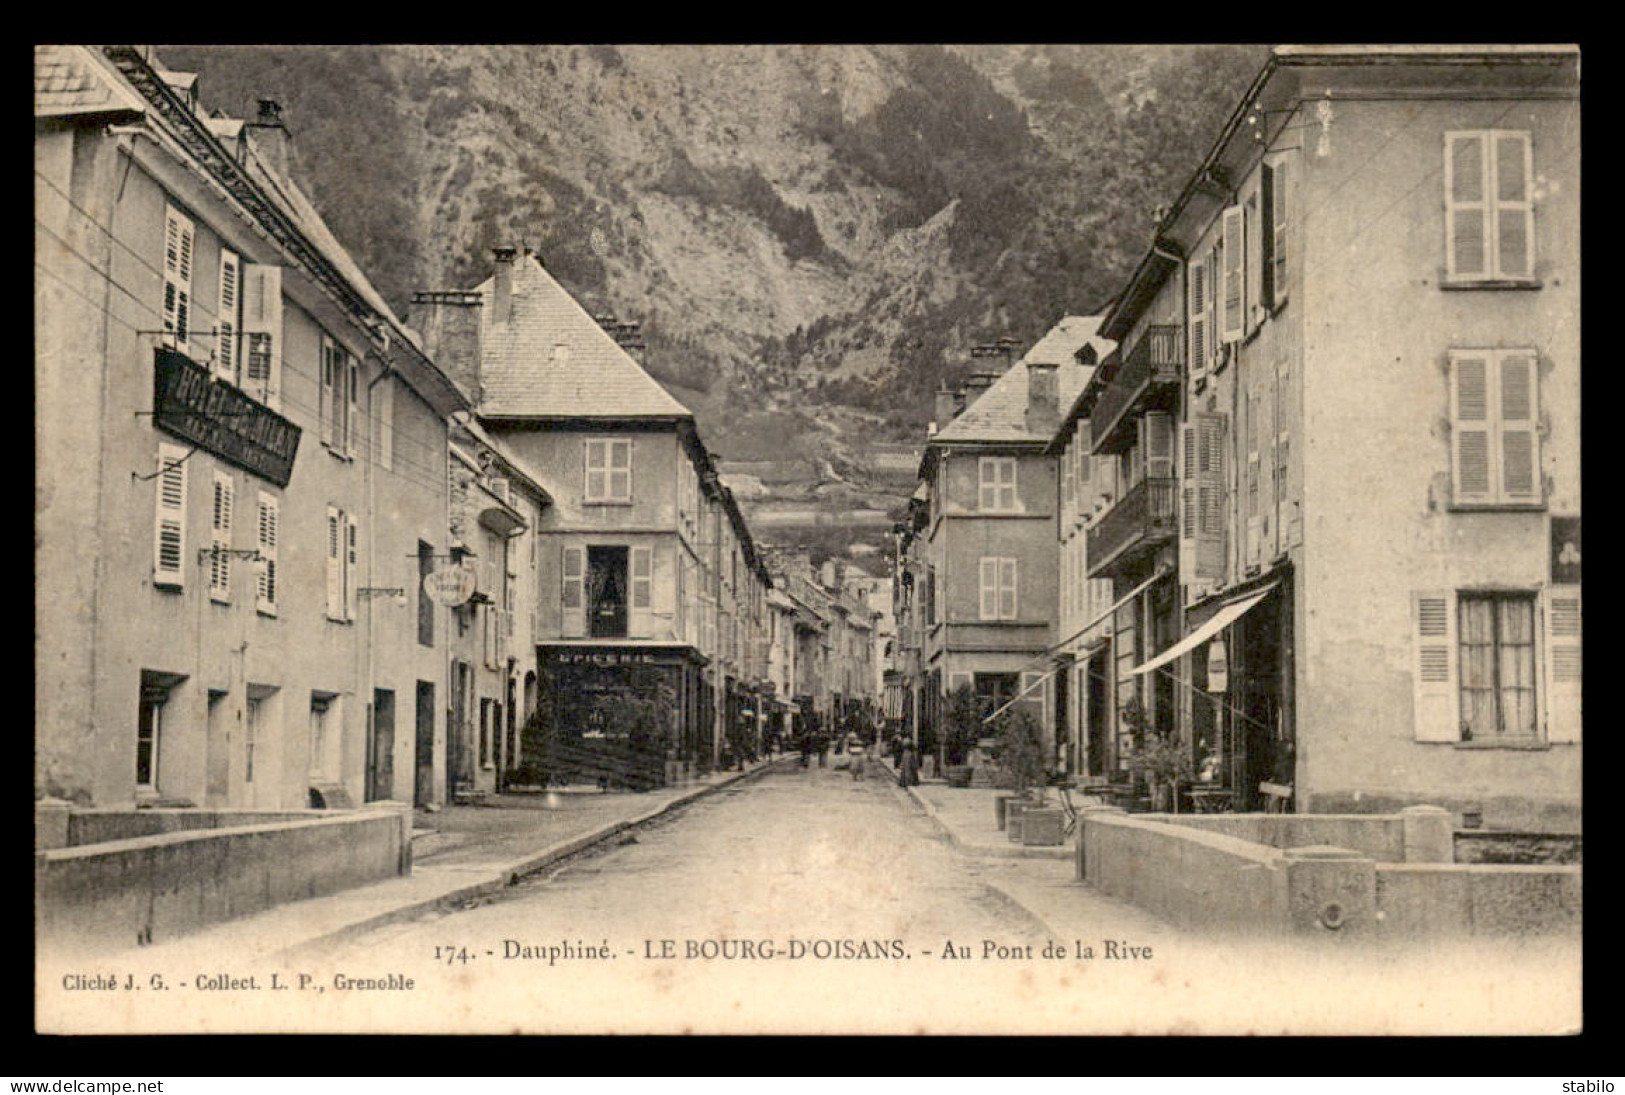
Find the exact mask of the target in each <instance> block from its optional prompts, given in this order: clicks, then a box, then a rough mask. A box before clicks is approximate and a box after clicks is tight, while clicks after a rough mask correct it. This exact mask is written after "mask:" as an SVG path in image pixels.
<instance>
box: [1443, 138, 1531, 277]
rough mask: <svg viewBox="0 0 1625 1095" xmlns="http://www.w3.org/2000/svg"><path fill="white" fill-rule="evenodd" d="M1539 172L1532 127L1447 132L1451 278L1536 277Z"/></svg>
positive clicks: (1447, 257) (1448, 265) (1446, 197)
mask: <svg viewBox="0 0 1625 1095" xmlns="http://www.w3.org/2000/svg"><path fill="white" fill-rule="evenodd" d="M1533 173H1534V167H1533V150H1532V148H1531V144H1530V139H1529V134H1528V132H1527V131H1523V130H1509V129H1487V130H1475V131H1461V132H1451V133H1446V134H1445V135H1444V202H1445V270H1446V277H1447V281H1448V282H1449V283H1456V284H1471V283H1482V282H1513V283H1519V282H1522V283H1530V282H1532V281H1533V278H1534V269H1535V264H1534V247H1535V232H1534V229H1535V221H1534V218H1535V213H1534V201H1533V197H1532V185H1533Z"/></svg>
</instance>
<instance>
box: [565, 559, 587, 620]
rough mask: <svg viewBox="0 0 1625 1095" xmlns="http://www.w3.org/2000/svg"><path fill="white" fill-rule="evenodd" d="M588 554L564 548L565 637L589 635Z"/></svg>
mask: <svg viewBox="0 0 1625 1095" xmlns="http://www.w3.org/2000/svg"><path fill="white" fill-rule="evenodd" d="M586 558H587V553H586V549H585V548H582V547H576V546H566V547H564V548H563V565H562V572H563V576H564V584H563V588H562V590H561V593H560V598H559V604H560V606H561V607H562V608H563V610H564V619H563V624H564V636H565V637H566V638H580V637H581V636H583V635H585V634H586V633H587V607H586V606H587V599H586V581H587V564H586Z"/></svg>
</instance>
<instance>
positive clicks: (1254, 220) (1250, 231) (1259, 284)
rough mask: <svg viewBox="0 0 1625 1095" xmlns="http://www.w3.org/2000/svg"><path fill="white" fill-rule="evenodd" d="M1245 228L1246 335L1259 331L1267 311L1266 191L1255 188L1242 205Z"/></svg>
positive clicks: (1243, 227)
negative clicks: (1265, 277) (1265, 254)
mask: <svg viewBox="0 0 1625 1095" xmlns="http://www.w3.org/2000/svg"><path fill="white" fill-rule="evenodd" d="M1242 208H1243V218H1242V230H1243V234H1244V235H1245V237H1246V241H1247V244H1246V250H1245V251H1244V252H1243V254H1245V255H1246V260H1245V261H1246V271H1245V276H1246V298H1245V313H1246V328H1245V333H1246V334H1249V335H1250V334H1252V333H1253V332H1254V331H1256V330H1258V327H1259V324H1261V323H1262V322H1263V321H1264V316H1265V315H1267V314H1268V312H1267V309H1266V308H1265V307H1264V300H1265V298H1264V210H1263V194H1262V192H1261V190H1260V189H1255V190H1253V191H1252V192H1251V193H1249V194H1248V195H1247V201H1246V203H1245V204H1244V205H1243V207H1242Z"/></svg>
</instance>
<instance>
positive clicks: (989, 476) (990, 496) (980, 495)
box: [976, 456, 1016, 513]
mask: <svg viewBox="0 0 1625 1095" xmlns="http://www.w3.org/2000/svg"><path fill="white" fill-rule="evenodd" d="M976 474H977V493H976V506H977V509H979V510H982V511H983V512H986V513H1011V512H1014V511H1015V508H1016V458H1015V457H1013V456H983V457H981V458H979V459H978V460H977V463H976Z"/></svg>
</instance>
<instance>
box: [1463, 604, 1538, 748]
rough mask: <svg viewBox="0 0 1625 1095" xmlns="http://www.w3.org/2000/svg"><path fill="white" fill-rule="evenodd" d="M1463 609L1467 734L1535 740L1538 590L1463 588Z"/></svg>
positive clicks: (1486, 739) (1472, 738)
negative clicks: (1485, 591) (1486, 590)
mask: <svg viewBox="0 0 1625 1095" xmlns="http://www.w3.org/2000/svg"><path fill="white" fill-rule="evenodd" d="M1457 612H1458V621H1457V642H1458V643H1459V646H1460V659H1461V660H1460V663H1459V673H1460V681H1461V701H1460V702H1461V740H1462V741H1477V742H1499V741H1532V740H1534V738H1535V736H1536V732H1537V731H1536V727H1537V718H1536V708H1535V699H1536V697H1535V595H1534V594H1533V593H1468V592H1463V593H1461V594H1460V595H1459V596H1458V598H1457Z"/></svg>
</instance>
